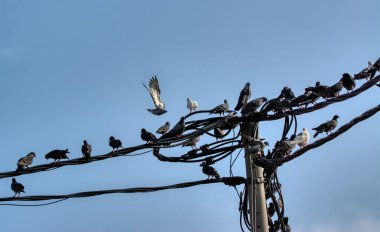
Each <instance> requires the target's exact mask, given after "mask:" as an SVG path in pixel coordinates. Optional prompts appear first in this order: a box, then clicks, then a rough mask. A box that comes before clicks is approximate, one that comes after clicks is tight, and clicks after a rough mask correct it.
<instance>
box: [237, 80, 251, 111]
mask: <svg viewBox="0 0 380 232" xmlns="http://www.w3.org/2000/svg"><path fill="white" fill-rule="evenodd" d="M250 97H251V84H250V83H249V82H247V83H246V84H245V86H244V88H243V89H242V90H241V91H240V95H239V100H238V102H237V104H236V106H235V111H237V110H240V109H241V107H243V106H244V105H245V104H247V102H248V100H249V98H250Z"/></svg>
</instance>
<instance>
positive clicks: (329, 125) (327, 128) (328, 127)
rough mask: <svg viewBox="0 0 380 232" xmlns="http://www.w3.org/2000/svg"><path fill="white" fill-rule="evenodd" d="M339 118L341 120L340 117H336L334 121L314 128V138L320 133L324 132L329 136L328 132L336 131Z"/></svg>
mask: <svg viewBox="0 0 380 232" xmlns="http://www.w3.org/2000/svg"><path fill="white" fill-rule="evenodd" d="M338 118H339V116H338V115H334V117H333V119H332V120H330V121H327V122H325V123H322V124H321V125H319V126H317V127H315V128H313V129H312V130H315V131H316V132H315V134H314V138H315V137H317V135H318V134H319V133H323V132H326V134H328V132H330V133H331V131H332V130H334V129H335V127H336V126H337V125H338Z"/></svg>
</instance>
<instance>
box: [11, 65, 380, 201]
mask: <svg viewBox="0 0 380 232" xmlns="http://www.w3.org/2000/svg"><path fill="white" fill-rule="evenodd" d="M368 64H369V66H368V67H367V68H365V69H363V70H362V71H361V72H359V73H358V74H356V75H354V77H352V76H351V75H350V74H348V73H344V74H343V75H342V78H341V79H340V80H339V81H338V82H337V83H336V84H334V85H331V86H328V85H321V83H320V82H317V83H316V84H315V86H313V87H307V88H305V92H304V94H302V95H300V96H298V97H295V95H294V93H293V92H292V90H291V89H290V88H289V87H287V86H285V87H284V88H283V89H282V91H281V93H280V95H279V96H278V97H276V98H273V99H271V100H268V99H267V98H266V97H260V98H256V99H253V100H251V101H249V99H250V97H251V93H252V92H251V85H250V83H249V82H248V83H246V84H245V86H244V88H243V89H242V90H241V91H240V95H239V99H238V102H237V104H236V106H235V108H234V110H235V111H239V110H240V111H241V113H242V114H243V115H245V116H249V115H250V114H252V113H262V114H267V113H268V112H274V113H284V112H286V111H288V110H292V107H298V108H300V109H304V108H306V107H307V106H308V105H309V104H316V101H317V100H318V99H320V98H324V99H330V98H334V97H337V96H339V94H340V92H341V91H342V89H343V88H345V89H346V90H347V92H350V91H352V90H353V89H354V88H355V87H356V81H355V80H360V79H367V80H368V79H372V78H374V76H375V74H376V72H377V71H380V58H379V59H378V60H377V61H376V62H375V63H373V64H372V63H371V62H369V63H368ZM377 85H378V86H379V87H380V85H379V84H377ZM143 86H144V87H145V88H146V89H147V90H148V91H149V94H150V96H151V98H152V100H153V103H154V105H155V108H154V109H147V110H148V111H149V112H150V113H152V114H154V115H162V114H164V113H166V112H167V110H166V108H165V103H164V102H163V101H162V99H161V90H160V86H159V83H158V78H157V77H156V76H153V77H152V78H151V79H150V81H149V87H147V86H146V85H145V84H144V83H143ZM260 107H261V109H260V110H259V108H260ZM187 108H188V109H189V111H190V113H193V112H194V111H196V110H197V109H198V103H197V101H195V100H192V99H190V98H187ZM229 108H230V107H229V104H228V101H227V100H226V99H225V100H224V102H223V103H222V104H220V105H217V106H216V107H214V108H212V109H211V110H209V113H210V114H219V115H222V114H224V113H225V112H226V111H229ZM338 118H339V116H338V115H335V116H334V117H333V118H332V119H331V120H329V121H327V122H325V123H322V124H320V125H319V126H317V127H315V128H312V130H315V131H316V132H315V134H314V138H315V137H317V136H318V134H320V133H326V134H328V133H331V131H332V130H334V129H335V128H336V126H337V124H338V121H337V119H338ZM185 128H186V127H185V117H181V119H180V120H179V122H178V123H177V124H175V125H174V127H173V128H171V127H170V123H169V122H166V123H165V124H164V125H162V126H161V127H160V128H158V129H157V130H156V133H157V134H160V135H161V137H160V138H157V137H156V136H155V135H154V134H153V133H151V132H149V131H147V130H146V129H144V128H142V129H141V139H142V140H143V141H145V142H146V143H154V142H157V141H160V140H163V139H168V138H179V137H180V136H181V135H182V133H183V132H184V131H185ZM214 133H215V137H216V138H217V139H218V138H223V136H224V135H225V134H224V132H223V128H216V129H215V130H214ZM242 136H243V137H246V138H250V137H249V136H247V135H244V134H242ZM309 138H310V134H309V132H308V131H307V129H306V128H303V130H302V131H301V132H300V133H299V134H297V135H293V136H292V137H291V138H290V139H286V140H283V141H277V143H276V144H275V146H274V149H273V153H274V152H277V153H281V154H284V155H289V154H290V152H291V150H292V149H294V148H295V147H296V146H297V145H298V146H300V147H301V148H302V147H304V146H306V145H307V143H308V141H309ZM250 139H253V138H250ZM199 140H200V137H199V136H198V137H195V138H191V139H189V140H188V141H186V142H185V143H184V144H183V146H189V147H192V148H193V149H197V147H196V144H197V143H198V142H199ZM255 143H256V145H254V146H251V148H250V149H251V150H250V151H251V153H253V154H257V153H259V154H262V151H263V149H264V148H265V147H266V146H268V145H269V144H268V142H266V141H264V139H258V140H255ZM109 146H110V147H111V148H112V152H114V151H118V149H120V148H123V146H122V142H121V141H120V140H119V139H116V138H115V137H113V136H110V137H109ZM199 149H201V150H202V149H203V146H202V147H200V148H199ZM81 151H82V154H83V158H84V159H86V160H90V159H91V152H92V147H91V145H90V144H89V143H88V142H87V141H86V140H84V141H83V145H82V148H81ZM68 153H70V152H69V150H68V149H65V150H53V151H50V152H49V153H47V154H46V155H45V158H46V159H53V160H54V161H53V162H52V164H55V163H57V162H59V161H60V160H61V159H69V157H68V156H67V154H68ZM35 157H36V154H35V153H34V152H30V153H29V154H28V155H26V156H25V157H22V158H20V159H19V160H18V162H17V170H16V171H22V170H24V169H26V168H28V167H29V166H30V165H31V164H32V163H33V159H34V158H35ZM213 163H214V161H213V160H212V159H206V160H205V161H204V162H202V163H201V165H200V166H201V167H202V172H203V173H204V174H205V175H207V179H209V178H219V177H220V175H219V174H218V172H217V171H216V169H215V168H213V167H212V166H211V165H212V164H213ZM11 189H12V190H13V191H14V193H15V195H14V197H17V196H20V193H21V192H25V191H24V186H23V185H22V184H21V183H18V182H17V181H16V179H15V178H13V179H12V184H11Z"/></svg>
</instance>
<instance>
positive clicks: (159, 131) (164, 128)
mask: <svg viewBox="0 0 380 232" xmlns="http://www.w3.org/2000/svg"><path fill="white" fill-rule="evenodd" d="M169 130H170V122H166V123H165V124H164V125H163V126H161V127H160V128H158V129H157V131H156V133H157V134H162V135H164V134H166V133H167V132H168V131H169Z"/></svg>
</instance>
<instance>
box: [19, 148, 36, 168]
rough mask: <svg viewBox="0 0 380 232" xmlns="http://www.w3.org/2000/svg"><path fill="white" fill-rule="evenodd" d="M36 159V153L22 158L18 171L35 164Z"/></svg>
mask: <svg viewBox="0 0 380 232" xmlns="http://www.w3.org/2000/svg"><path fill="white" fill-rule="evenodd" d="M35 157H36V153H34V152H30V153H29V154H27V155H26V156H24V157H22V158H20V159H19V160H18V162H17V170H22V169H24V168H28V166H29V165H31V164H32V163H33V159H34V158H35Z"/></svg>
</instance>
